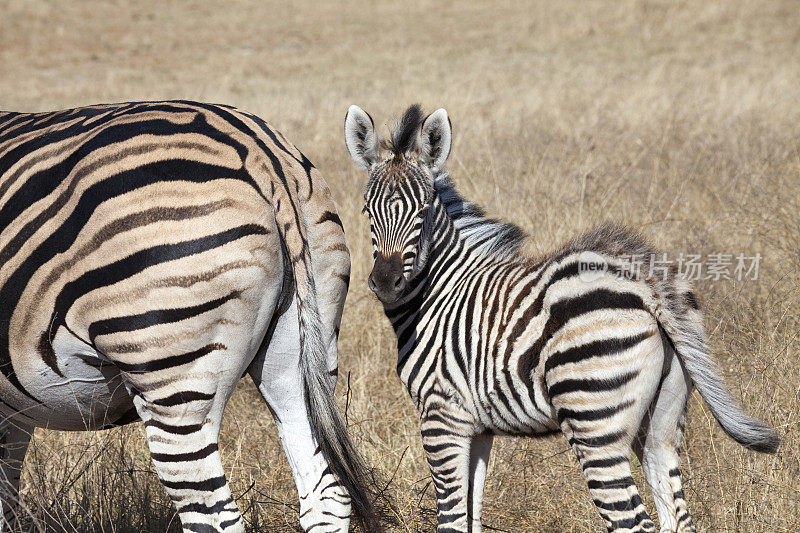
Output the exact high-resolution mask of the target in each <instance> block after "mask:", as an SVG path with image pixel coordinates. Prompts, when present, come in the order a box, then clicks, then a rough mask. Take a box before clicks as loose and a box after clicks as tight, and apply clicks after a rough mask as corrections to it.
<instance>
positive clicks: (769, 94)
mask: <svg viewBox="0 0 800 533" xmlns="http://www.w3.org/2000/svg"><path fill="white" fill-rule="evenodd" d="M356 4H360V3H341V4H339V3H336V4H335V5H325V6H322V5H317V3H316V2H310V1H307V0H302V1H298V2H292V3H286V2H272V1H269V2H266V1H261V0H259V1H236V2H231V3H227V4H226V5H225V6H224V7H223V6H222V5H221V4H220V5H214V6H212V3H206V2H199V1H198V2H182V3H177V2H146V3H145V2H142V3H137V4H136V6H137V7H136V8H132V7H131V6H130V5H129V4H128V3H123V2H115V3H112V4H105V3H103V4H100V3H95V2H70V3H58V2H55V1H51V2H24V1H22V0H19V1H8V0H0V73H2V76H0V108H5V109H14V110H47V109H55V108H63V107H70V106H75V105H81V104H88V103H93V102H97V101H120V100H138V99H158V98H176V97H182V98H193V99H202V100H209V101H215V102H224V103H231V104H235V105H238V106H241V107H244V108H247V109H248V110H251V111H253V112H256V113H258V114H260V115H262V116H264V117H265V118H267V119H268V120H271V121H272V123H273V124H274V125H276V126H277V127H278V128H279V129H280V130H282V131H283V132H284V133H285V134H286V135H287V136H288V137H289V138H290V139H293V140H294V141H295V142H296V143H297V144H298V146H299V147H300V148H301V149H302V150H303V151H304V152H305V153H306V154H307V155H308V157H309V158H310V159H311V160H312V161H314V162H315V164H316V165H317V166H318V167H319V168H320V169H321V170H322V172H323V174H324V175H325V176H326V178H327V180H328V182H329V184H330V185H331V187H332V188H333V190H334V195H335V197H336V199H337V201H338V205H339V208H340V212H341V216H342V219H343V220H344V224H345V227H346V229H347V231H348V236H349V241H350V245H351V248H352V255H353V262H354V272H353V280H354V282H353V284H352V289H351V293H350V296H349V300H348V304H347V308H346V311H345V315H344V324H343V329H342V336H341V353H342V356H341V365H342V369H343V370H344V372H345V373H344V378H345V379H343V380H342V381H344V383H340V387H339V389H338V393H339V395H340V400H341V401H342V404H343V403H344V398H345V396H344V395H345V391H346V390H347V383H346V379H347V377H348V372H349V373H350V376H349V379H350V392H351V401H350V408H349V418H350V421H351V423H352V430H353V434H354V435H355V436H356V438H357V440H358V442H359V444H360V447H361V448H362V449H363V450H364V453H365V454H366V456H367V458H368V461H369V462H370V463H372V464H375V465H377V466H379V467H380V468H382V469H383V471H384V472H385V473H386V475H387V477H388V478H390V479H391V486H390V492H391V493H392V494H393V496H394V498H395V501H396V505H397V510H396V514H395V516H394V520H395V523H394V524H392V525H390V529H391V530H393V531H429V530H431V529H432V528H433V524H434V511H433V509H434V502H433V499H432V494H433V492H432V489H431V487H430V483H429V479H428V472H427V467H426V466H425V463H424V459H423V455H422V451H421V445H420V438H419V434H418V428H417V422H416V415H415V412H414V410H413V407H412V406H411V403H410V401H409V400H408V398H407V395H406V393H405V392H404V390H403V387H402V385H401V384H400V382H399V380H398V379H397V378H396V376H395V375H394V371H393V368H394V361H395V352H394V346H393V335H392V333H391V330H390V329H389V327H388V324H387V321H386V320H385V319H384V318H383V316H382V314H381V312H380V308H379V305H378V304H377V302H376V301H375V300H374V299H373V298H372V297H371V296H370V295H369V293H368V290H367V289H366V284H365V283H364V280H365V279H366V275H367V273H368V269H369V268H370V265H369V239H368V234H367V228H366V224H365V221H364V220H363V219H362V218H361V217H359V215H358V212H359V208H360V197H361V187H362V180H363V179H364V177H363V176H362V175H361V174H360V173H359V172H357V171H356V170H355V169H354V168H353V167H352V165H351V163H350V161H349V158H348V156H347V154H346V150H345V149H344V143H343V140H342V131H341V129H342V122H343V117H344V113H345V111H346V109H347V106H348V105H349V104H351V103H358V104H359V105H361V106H362V107H364V108H365V109H367V110H368V111H370V112H371V113H372V114H373V116H375V117H376V119H378V122H379V123H381V124H382V123H383V121H384V120H385V118H386V117H388V116H390V114H392V113H394V114H396V113H398V112H399V111H400V110H401V108H403V106H405V105H407V104H408V103H410V102H412V101H420V102H422V103H423V104H425V105H426V106H428V107H429V108H433V107H434V106H437V107H438V106H444V107H446V108H447V109H448V111H449V112H450V115H451V117H452V119H453V122H454V129H455V135H456V144H455V150H454V153H453V156H452V158H451V161H450V168H451V170H452V173H453V174H454V177H455V179H456V180H457V182H458V183H459V185H460V187H461V189H462V190H463V192H464V193H465V194H467V195H468V196H469V197H471V198H475V199H478V200H480V202H481V203H482V204H483V205H484V206H485V207H486V208H487V209H488V211H489V212H490V213H491V214H494V215H501V216H504V217H506V218H508V219H510V220H513V221H515V222H517V223H518V224H520V225H522V226H523V227H524V228H526V229H527V230H529V231H530V232H531V235H532V239H531V248H532V250H534V251H546V250H548V249H550V248H552V247H553V246H555V245H557V244H558V243H560V242H561V241H563V240H564V239H566V238H568V237H569V236H571V235H573V234H574V233H575V232H577V231H579V230H581V229H584V228H587V227H589V226H591V225H593V224H595V223H597V222H599V221H601V220H606V219H611V220H618V221H623V222H626V223H628V224H630V225H632V226H634V227H636V228H639V229H641V230H642V231H643V232H644V233H645V234H646V235H647V236H649V237H650V238H651V239H652V240H653V241H654V242H655V243H656V244H658V245H659V246H660V247H662V248H664V249H666V250H669V251H671V252H674V253H678V252H684V253H702V254H708V253H711V252H715V251H722V252H730V253H735V254H736V253H739V252H744V253H746V254H748V255H752V254H755V253H756V252H758V253H761V255H762V256H763V261H762V264H761V272H760V277H759V280H758V281H757V282H752V281H751V282H733V281H722V282H716V283H712V282H711V281H703V282H700V283H699V286H698V288H697V291H696V292H697V293H698V294H699V295H700V299H701V304H702V305H703V307H704V308H705V310H706V313H707V322H706V324H707V329H708V331H709V333H710V337H711V341H712V344H713V346H714V349H715V351H716V354H717V355H718V357H719V359H720V361H722V362H723V365H724V368H725V371H726V374H727V376H728V378H729V383H730V385H731V387H732V388H733V389H734V391H735V395H736V396H737V397H739V398H742V399H743V401H744V403H745V404H746V406H747V410H748V411H749V412H751V413H753V414H756V415H757V416H759V417H762V418H764V419H766V420H768V421H769V422H770V423H772V424H774V425H775V426H777V427H778V428H780V431H781V433H782V435H783V438H784V445H783V447H782V448H781V451H780V452H779V454H778V455H777V456H774V457H765V456H760V455H756V454H753V453H750V452H746V451H744V450H743V449H742V448H740V447H738V446H737V445H736V444H734V443H733V442H732V441H730V440H729V439H727V438H726V437H725V436H724V435H723V434H722V432H721V431H720V430H719V429H718V427H717V426H716V424H715V423H714V421H713V419H712V418H711V416H710V414H709V412H708V410H707V408H706V407H705V406H704V405H703V403H702V402H701V401H699V399H697V397H695V398H694V399H693V400H692V402H691V407H690V413H689V423H688V437H687V446H686V454H685V457H684V461H685V464H684V472H685V477H686V493H687V496H688V500H689V504H690V508H691V509H692V511H693V514H694V516H695V519H696V522H697V523H698V525H699V528H700V530H701V531H747V532H766V531H770V532H774V531H786V532H794V531H798V530H800V424H799V423H798V416H800V398H798V396H799V395H800V388H799V384H800V360H798V355H799V354H798V351H799V350H798V349H799V348H800V342H798V338H797V336H798V333H799V332H800V327H798V326H800V324H798V322H800V295H799V294H798V289H799V284H800V274H798V269H799V268H800V255H798V251H800V209H799V208H800V146H799V143H798V139H800V105H799V104H798V102H800V61H798V58H800V10H798V9H797V4H796V3H795V2H793V1H784V2H772V1H770V2H758V3H756V2H705V1H701V0H688V1H661V2H650V1H648V2H643V1H633V0H626V1H619V2H598V1H586V2H584V1H574V2H573V1H568V2H558V3H551V2H544V1H540V2H491V3H485V4H484V3H477V2H474V3H473V2H457V1H448V2H417V1H407V2H385V1H371V2H369V3H364V4H365V5H363V6H361V5H359V6H356ZM142 435H143V432H142V430H141V428H139V427H137V426H134V427H130V428H123V429H120V430H113V431H110V432H105V433H96V434H93V435H90V434H67V433H57V432H50V431H42V430H37V432H36V437H35V441H34V444H33V445H32V448H31V451H30V454H29V457H28V460H27V465H26V468H25V473H24V477H23V485H24V489H23V493H24V498H25V502H26V504H27V506H28V510H29V512H30V513H31V514H32V515H33V516H35V517H36V518H37V520H39V521H40V523H46V524H49V526H48V527H49V528H51V529H55V530H60V529H66V530H67V531H141V530H150V531H161V530H164V529H165V528H166V527H167V525H168V524H169V526H168V527H169V528H170V531H177V530H178V527H177V519H176V518H175V517H174V515H173V513H172V510H171V508H170V507H169V503H168V500H167V499H166V497H165V495H164V494H163V492H162V491H161V489H160V487H159V486H158V485H157V484H156V477H155V475H154V473H153V469H152V466H151V465H150V463H149V461H148V455H147V451H146V447H145V444H144V440H143V438H142ZM222 442H223V448H222V449H223V457H224V460H225V465H226V468H227V470H228V472H229V474H230V476H229V477H230V479H231V480H232V484H233V487H234V490H235V492H236V495H237V496H238V497H239V498H240V499H239V505H240V507H241V508H242V509H243V510H246V517H247V519H248V520H249V521H250V524H251V525H252V526H253V529H254V530H255V529H259V528H260V529H261V530H269V531H294V530H296V529H297V525H296V524H297V518H296V506H295V505H296V493H295V490H294V486H293V483H292V481H291V476H290V473H289V470H288V466H287V463H286V460H285V459H284V458H283V456H282V452H281V449H280V443H279V441H278V439H277V437H276V435H275V431H274V428H273V426H272V422H271V420H270V416H269V413H268V412H267V410H266V409H265V408H264V406H263V404H262V402H261V400H260V398H258V396H257V394H256V391H255V390H254V388H253V387H252V385H251V384H250V383H245V382H243V383H242V384H241V386H240V389H239V391H237V393H236V394H235V395H234V397H233V399H232V401H231V405H230V407H229V409H228V411H227V413H226V420H225V424H224V428H223V432H222ZM89 443H91V444H92V446H87V444H89ZM636 475H637V476H638V477H637V479H641V472H640V470H637V473H636ZM645 492H647V491H645ZM648 498H649V496H648ZM647 501H648V502H649V503H651V502H650V501H649V499H648V500H647ZM650 508H651V509H652V505H651V507H650ZM484 522H485V524H487V525H488V526H491V528H495V530H500V531H515V532H517V531H571V532H584V531H599V530H601V529H602V523H601V522H600V520H599V518H598V516H597V514H596V512H595V510H594V508H593V505H592V503H591V501H590V498H589V496H588V493H587V491H586V489H585V486H584V483H583V481H582V479H581V476H580V472H579V469H578V468H577V466H576V461H575V459H574V458H573V457H572V455H571V453H570V452H569V451H568V449H567V445H566V443H565V441H564V440H563V438H548V439H541V440H524V439H505V438H502V439H499V440H498V441H497V443H496V446H495V451H494V454H493V457H492V461H491V464H490V474H489V480H488V486H487V494H486V511H485V520H484Z"/></svg>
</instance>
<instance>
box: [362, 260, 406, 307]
mask: <svg viewBox="0 0 800 533" xmlns="http://www.w3.org/2000/svg"><path fill="white" fill-rule="evenodd" d="M368 283H369V288H370V289H371V290H372V292H374V293H375V295H376V296H377V297H378V299H379V300H380V301H382V302H384V303H392V302H395V301H397V299H398V298H400V296H401V295H402V294H403V291H404V290H405V288H406V278H405V276H403V259H402V257H401V256H400V253H399V252H395V253H393V254H392V255H390V256H389V257H386V256H385V255H383V254H378V255H377V256H376V257H375V266H373V267H372V273H371V274H370V275H369V281H368Z"/></svg>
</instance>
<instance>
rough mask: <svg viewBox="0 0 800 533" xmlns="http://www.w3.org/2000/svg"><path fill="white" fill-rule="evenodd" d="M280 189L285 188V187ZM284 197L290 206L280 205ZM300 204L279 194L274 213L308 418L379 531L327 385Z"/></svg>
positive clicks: (359, 508) (370, 527) (361, 515)
mask: <svg viewBox="0 0 800 533" xmlns="http://www.w3.org/2000/svg"><path fill="white" fill-rule="evenodd" d="M284 190H285V191H286V192H287V193H288V190H286V189H284ZM273 192H276V191H273ZM295 200H296V199H295ZM284 203H288V204H289V205H290V206H291V208H289V209H285V210H284V209H282V207H285V206H284V205H282V204H284ZM298 205H299V204H297V203H295V202H291V201H290V200H289V199H288V198H286V197H284V198H281V199H278V200H277V201H276V202H275V218H276V221H277V225H278V230H279V232H280V234H281V237H282V238H283V241H284V243H285V244H286V251H287V253H288V255H289V264H290V265H291V269H292V274H293V278H294V282H295V291H296V295H297V300H296V301H297V315H298V317H299V325H300V371H301V375H302V376H303V388H304V390H303V395H304V397H305V402H306V409H307V411H308V419H309V421H310V422H311V430H312V433H313V435H314V438H315V440H316V441H317V445H318V446H319V448H320V450H321V452H322V454H323V456H324V457H325V460H326V461H327V463H328V465H329V468H330V469H331V471H332V472H333V474H334V476H336V478H337V479H338V480H339V482H340V483H341V484H342V486H343V487H344V488H345V489H346V490H347V493H348V494H349V496H350V500H351V501H350V503H351V507H352V511H353V514H354V515H355V519H356V521H357V522H359V524H360V525H361V527H362V528H363V529H364V530H365V531H370V532H372V531H378V532H379V531H382V527H381V525H380V521H379V519H378V515H377V513H376V512H375V510H374V507H373V505H372V500H371V498H370V496H369V494H368V491H367V489H366V488H365V487H366V484H367V479H368V471H367V468H366V467H365V465H364V463H363V460H362V459H361V456H360V455H359V453H358V451H357V450H356V448H355V446H354V445H353V442H352V441H351V440H350V437H349V435H348V433H347V428H346V425H345V422H344V419H343V418H342V415H341V413H340V411H339V407H338V405H337V404H336V400H335V399H334V395H333V393H334V391H333V388H332V387H331V385H330V383H331V382H330V376H329V373H328V364H327V350H326V348H325V342H324V341H323V338H322V322H321V318H320V315H319V308H318V307H317V294H316V286H315V283H314V275H313V270H312V269H311V254H310V251H309V245H308V239H307V229H306V225H305V220H304V218H303V214H302V212H300V209H299V207H297V206H298Z"/></svg>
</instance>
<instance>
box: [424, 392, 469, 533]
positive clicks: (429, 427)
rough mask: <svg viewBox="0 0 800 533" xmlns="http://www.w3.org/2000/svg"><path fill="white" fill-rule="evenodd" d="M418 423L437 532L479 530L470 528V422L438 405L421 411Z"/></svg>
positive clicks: (447, 408)
mask: <svg viewBox="0 0 800 533" xmlns="http://www.w3.org/2000/svg"><path fill="white" fill-rule="evenodd" d="M421 426H422V428H421V429H422V447H423V448H424V449H425V455H426V457H427V459H428V465H429V466H430V468H431V475H432V476H433V485H434V488H435V489H436V510H437V522H438V529H437V531H439V533H443V532H447V533H460V532H471V531H479V530H474V529H473V526H472V518H471V516H470V515H471V512H470V510H471V507H472V503H471V501H470V491H469V486H470V477H471V476H470V474H471V468H470V457H471V455H472V441H473V439H474V436H475V429H474V425H473V423H472V421H471V420H470V419H469V417H468V416H465V414H464V413H462V412H458V411H455V410H454V409H452V408H450V406H437V407H435V408H433V409H430V410H426V411H425V412H424V413H423V415H422V424H421ZM478 520H480V518H478Z"/></svg>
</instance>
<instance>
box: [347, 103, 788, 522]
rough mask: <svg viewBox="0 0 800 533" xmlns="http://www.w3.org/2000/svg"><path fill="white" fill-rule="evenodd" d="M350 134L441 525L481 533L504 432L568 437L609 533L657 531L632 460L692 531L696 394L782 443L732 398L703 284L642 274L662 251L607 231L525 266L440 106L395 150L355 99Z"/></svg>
mask: <svg viewBox="0 0 800 533" xmlns="http://www.w3.org/2000/svg"><path fill="white" fill-rule="evenodd" d="M345 141H346V144H347V148H348V151H349V152H350V155H351V157H352V158H353V161H354V162H355V164H356V166H358V167H359V168H362V169H365V170H367V171H368V173H369V179H368V182H367V185H366V191H365V194H364V204H365V205H364V209H365V211H366V212H367V214H368V215H369V218H370V230H371V237H372V244H373V255H374V257H375V267H374V269H373V274H372V275H371V276H370V288H372V290H373V291H374V292H375V294H376V295H377V296H378V298H379V299H380V300H381V302H382V303H383V306H384V310H385V312H386V315H387V317H388V318H389V319H390V321H391V323H392V326H393V327H394V329H395V333H396V334H397V345H398V363H397V371H398V374H399V376H400V378H401V380H402V381H403V383H404V384H405V385H406V387H407V389H408V391H409V393H410V395H411V398H412V400H413V401H414V403H415V404H416V407H417V409H418V411H419V413H420V418H421V432H422V443H423V447H424V449H425V452H426V455H427V459H428V463H429V465H430V468H431V472H432V475H433V481H434V486H435V488H436V494H437V504H438V523H439V530H440V531H448V532H461V531H471V532H477V531H480V530H481V520H480V514H481V500H482V490H483V481H484V476H485V467H486V462H487V461H488V457H489V451H490V448H491V435H493V434H511V435H534V434H546V433H553V432H558V431H561V432H562V433H563V434H564V435H565V436H566V438H567V440H568V441H569V442H570V444H571V445H572V448H573V450H574V451H575V453H576V455H577V457H578V459H579V461H580V463H581V467H582V468H583V472H584V475H585V477H586V480H587V484H588V486H589V491H590V493H591V495H592V498H593V500H594V503H595V504H596V506H597V509H598V511H599V513H600V515H601V516H602V518H603V520H604V521H605V523H606V526H607V527H608V529H609V531H615V532H622V531H654V530H655V524H654V523H653V522H652V520H651V519H650V517H649V515H648V513H647V510H646V509H645V507H644V505H643V503H642V500H641V498H640V496H639V493H638V489H637V487H636V485H635V483H634V481H633V478H632V476H631V467H630V463H629V453H630V451H631V450H633V451H634V452H635V453H636V454H637V455H638V456H639V458H640V461H641V463H642V466H643V469H644V471H645V474H646V476H647V480H648V482H649V484H650V486H651V489H652V490H653V493H654V499H655V502H656V507H657V509H658V515H659V520H660V522H661V531H662V532H668V531H669V532H690V531H694V526H693V524H692V520H691V518H690V516H689V513H688V509H687V507H686V501H685V499H684V495H683V491H682V488H681V478H680V458H679V449H680V444H681V440H682V436H683V428H684V417H685V412H686V403H687V399H688V397H689V394H690V393H691V390H692V384H693V383H695V384H696V385H697V388H698V390H699V392H700V393H701V395H702V396H703V397H704V398H705V400H706V402H707V403H708V404H709V406H710V407H711V410H712V413H713V414H714V416H715V417H716V418H717V420H718V421H719V422H720V425H721V426H722V427H723V429H725V431H726V432H727V433H728V434H729V435H731V436H732V437H733V438H734V439H736V440H737V441H738V442H739V443H741V444H743V445H745V446H748V447H750V448H752V449H754V450H758V451H764V452H774V451H775V450H776V448H777V446H778V437H777V435H776V433H775V431H774V430H772V429H770V428H769V427H767V426H766V425H764V424H763V423H761V422H758V421H756V420H753V419H751V418H749V417H748V416H747V415H745V414H744V413H743V412H742V410H741V409H740V408H739V407H738V405H737V404H736V402H734V401H733V400H732V398H731V396H730V394H729V393H728V392H727V389H726V388H725V387H724V382H723V380H722V378H721V375H720V374H719V372H718V371H717V369H716V367H715V365H714V363H713V360H712V359H711V357H710V355H709V353H708V349H707V346H706V342H705V334H704V333H703V327H702V315H701V313H700V311H699V307H698V306H697V303H696V299H695V297H694V295H693V294H692V293H691V290H690V287H689V284H688V282H686V281H685V280H684V279H682V278H680V277H679V276H677V273H676V272H675V271H674V270H670V271H669V272H668V273H667V274H666V275H665V277H664V279H660V280H659V279H644V278H643V277H641V276H639V275H638V273H637V271H636V270H635V269H632V268H630V267H631V265H630V261H631V258H633V257H637V256H639V257H649V256H650V254H654V253H655V250H653V249H652V248H650V247H649V246H648V245H647V244H646V243H645V242H644V241H643V240H642V239H641V238H639V237H638V236H637V235H635V234H634V233H632V232H630V231H629V230H626V229H625V228H622V227H619V226H614V225H604V226H601V227H599V228H597V229H595V230H594V231H591V232H589V233H586V234H584V235H582V236H579V237H578V238H576V239H574V240H572V241H571V242H569V243H568V244H566V245H565V246H564V247H563V248H562V249H561V250H558V251H556V252H554V253H552V254H549V255H547V256H545V257H542V258H540V259H538V260H535V259H532V258H528V257H526V256H524V255H523V254H522V253H520V245H521V243H522V240H523V239H524V238H525V235H524V233H523V232H522V231H521V230H520V229H519V228H518V227H516V226H514V225H513V224H503V223H500V222H497V221H495V220H491V219H488V218H486V217H485V216H484V213H483V212H482V211H481V210H480V209H479V208H478V207H476V206H475V205H474V204H472V203H471V202H469V201H468V200H466V199H464V198H463V197H462V196H461V195H460V194H459V193H458V191H456V189H455V187H454V186H453V184H452V182H451V181H450V179H449V178H448V176H447V175H446V174H445V173H444V172H443V168H444V163H445V161H446V159H447V157H448V155H449V152H450V145H451V130H450V121H449V119H448V117H447V113H446V112H445V111H444V110H443V109H440V110H438V111H436V112H434V113H433V114H431V115H429V116H428V117H427V118H425V119H424V120H423V117H422V114H421V111H420V109H419V107H418V106H412V107H411V108H409V109H408V110H407V111H406V113H405V114H404V116H403V118H402V120H401V121H400V123H399V125H398V127H397V128H396V129H395V131H394V132H393V133H392V136H391V139H390V140H389V142H388V143H385V144H381V143H380V141H379V139H378V136H377V133H376V132H375V128H374V123H373V121H372V118H371V117H370V116H369V115H368V114H366V113H365V112H364V111H363V110H361V109H360V108H358V107H356V106H351V107H350V110H349V111H348V114H347V117H346V118H345ZM383 148H386V149H387V150H388V153H387V152H384V151H383V150H382V149H383ZM585 254H588V255H589V256H590V257H591V258H592V261H593V262H597V263H602V264H603V268H602V269H601V270H600V271H598V272H596V274H597V275H589V276H585V275H581V274H582V271H581V264H582V262H584V261H585V259H586V255H585ZM398 276H402V278H403V279H402V282H401V283H400V284H397V283H396V281H395V280H396V278H397V277H398ZM397 286H400V287H401V288H400V289H397V288H396V287H397Z"/></svg>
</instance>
